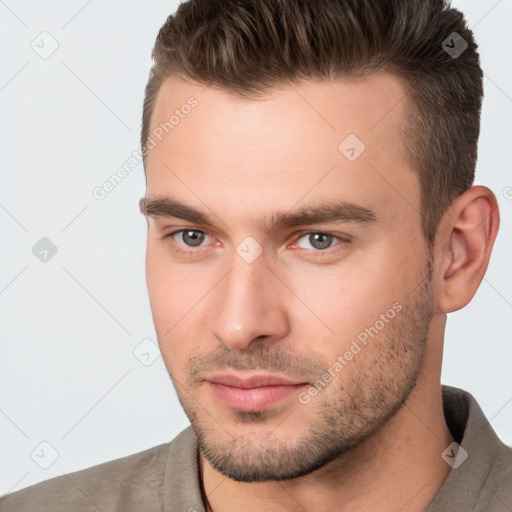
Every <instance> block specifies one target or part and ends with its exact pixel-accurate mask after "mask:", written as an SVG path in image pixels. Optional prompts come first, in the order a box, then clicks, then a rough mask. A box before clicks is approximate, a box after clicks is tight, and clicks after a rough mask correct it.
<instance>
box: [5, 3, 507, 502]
mask: <svg viewBox="0 0 512 512" xmlns="http://www.w3.org/2000/svg"><path fill="white" fill-rule="evenodd" d="M454 5H455V6H457V7H459V8H460V9H461V10H463V12H464V13H465V14H466V16H467V18H468V20H469V24H470V26H472V27H474V31H475V34H476V38H477V42H478V43H479V45H480V52H481V58H482V65H483V69H484V71H485V76H486V78H485V100H484V111H483V119H482V135H481V139H480V148H479V161H478V171H477V183H478V184H485V185H487V186H489V187H490V188H491V189H492V190H493V191H494V192H495V193H496V195H497V197H498V201H499V204H500V208H501V215H502V224H501V229H500V233H499V235H498V239H497V242H496V246H495V249H494V254H493V257H492V259H491V263H490V267H489V269H488V272H487V274H486V277H485V279H484V281H483V283H482V285H481V287H480V289H479V291H478V293H477V295H476V297H475V298H474V300H473V302H472V303H471V304H470V305H469V306H468V307H466V308H465V309H464V310H462V311H460V312H457V313H454V314H451V315H449V321H448V329H447V336H446V348H445V357H444V368H443V379H442V380H443V382H444V383H447V384H451V385H455V386H458V387H462V388H464V389H466V390H468V391H470V392H471V393H472V394H473V395H474V396H475V397H476V398H477V400H478V401H479V402H480V404H481V406H482V408H483V409H484V412H485V413H486V415H487V416H488V418H490V419H491V423H492V425H493V427H494V428H495V430H496V431H497V433H498V435H499V436H500V437H501V438H502V439H503V440H504V441H505V442H507V443H508V444H511V445H512V372H511V368H512V344H511V343H510V341H511V340H510V338H511V336H510V335H511V332H512V321H511V319H512V315H511V308H512V293H511V288H512V286H511V283H512V272H511V266H510V261H511V260H512V254H511V253H512V243H511V233H512V225H511V210H512V200H511V199H507V195H508V198H511V197H512V189H511V188H510V187H511V186H512V176H511V172H510V168H511V163H512V149H511V148H512V143H511V142H512V137H511V136H512V99H511V98H512V66H510V62H511V56H512V48H511V46H512V45H511V42H512V33H511V32H510V27H511V26H512V0H500V1H497V0H492V1H487V0H486V1H484V0H459V1H456V2H454ZM176 6H177V4H176V2H158V1H152V2H142V1H138V2H121V1H120V0H118V1H113V0H109V1H108V2H99V1H97V0H96V1H94V0H93V1H91V0H89V1H88V2H85V1H80V2H78V1H72V2H71V1H66V2H64V1H54V2H51V3H46V4H45V5H42V4H41V3H40V2H36V1H35V0H32V1H22V0H21V1H17V2H15V1H14V0H6V1H1V0H0V19H1V22H0V23H1V25H0V44H1V47H2V49H3V58H2V59H1V61H0V73H1V75H0V101H1V134H0V140H1V143H2V146H1V152H0V158H1V169H2V187H1V190H0V206H1V207H0V220H1V226H2V232H1V236H2V249H3V250H2V265H1V267H0V307H1V308H2V321H1V322H0V329H1V335H2V352H1V358H0V364H1V387H0V393H1V396H0V429H1V441H2V443H1V454H0V461H1V465H0V494H4V493H7V492H11V491H14V490H18V489H21V488H23V487H26V486H28V485H31V484H34V483H36V482H39V481H41V480H46V479H48V478H51V477H54V476H57V475H61V474H63V473H69V472H72V471H75V470H79V469H83V468H86V467H90V466H93V465H95V464H99V463H101V462H105V461H108V460H112V459H116V458H119V457H122V456H125V455H129V454H132V453H135V452H138V451H141V450H144V449H146V448H149V447H151V446H155V445H157V444H160V443H164V442H168V441H169V440H171V439H172V438H173V437H174V436H175V435H176V434H177V433H178V432H180V431H181V430H182V429H183V428H185V427H186V426H187V425H188V420H187V418H186V416H185V414H184V413H183V411H182V409H181V407H180V405H179V403H178V401H177V398H176V395H175V392H174V389H173V387H172V385H171V382H170V379H169V377H168V375H167V373H166V371H165V368H164V365H163V362H162V359H161V357H157V356H158V349H157V348H156V347H155V346H154V345H152V346H153V347H154V348H153V349H152V350H151V354H152V355H151V356H144V357H145V358H146V359H147V358H148V357H150V358H151V359H152V358H153V357H157V359H156V360H155V361H154V362H153V364H151V365H150V366H144V365H143V364H142V363H141V362H140V361H139V359H137V358H136V357H135V356H134V353H133V351H134V349H135V348H136V347H137V346H138V345H139V344H140V343H141V342H142V340H144V339H146V338H149V339H150V340H153V342H156V336H155V331H154V327H153V323H152V318H151V312H150V308H149V301H148V297H147V291H146V287H145V276H144V251H145V235H146V223H145V220H144V218H143V217H142V215H140V213H139V211H138V205H137V201H138V199H139V198H140V197H141V196H142V195H143V194H144V188H145V182H144V177H143V169H142V165H141V164H139V165H138V166H137V167H136V168H135V169H134V170H133V171H132V172H131V173H130V174H129V175H128V176H127V177H126V178H125V179H124V180H123V181H122V183H120V184H119V185H118V186H117V187H116V188H115V189H114V190H113V191H112V192H111V193H110V194H108V195H107V197H106V198H105V199H104V200H103V201H99V200H97V199H95V198H94V197H93V195H92V190H93V188H94V187H96V186H99V185H101V184H102V183H103V182H105V181H106V180H107V179H108V178H109V176H111V175H112V174H113V173H114V172H115V171H116V169H118V168H119V167H121V166H122V165H123V164H124V163H125V162H126V161H127V160H128V159H129V158H130V156H132V152H133V151H135V150H137V149H138V144H139V142H138V141H139V129H140V119H141V113H142V99H143V90H144V86H145V84H146V80H147V76H148V71H149V69H150V64H151V61H150V53H151V49H152V46H153V43H154V39H155V37H156V34H157V31H158V29H159V27H160V26H161V25H162V24H163V23H164V21H165V19H166V17H167V16H168V15H169V14H170V13H172V12H174V10H175V8H176ZM43 31H47V32H48V33H49V34H51V37H52V38H54V39H55V40H56V41H57V43H58V45H59V47H58V49H57V50H56V51H55V53H54V54H53V55H51V56H50V57H49V58H47V59H43V58H41V57H40V56H39V55H38V54H37V53H36V52H35V51H34V50H33V49H32V48H31V44H32V41H34V40H35V43H34V44H35V45H36V44H38V45H39V46H40V47H41V46H43V44H44V48H45V49H46V50H48V49H49V48H50V44H51V41H50V39H48V36H40V34H41V32H43ZM42 37H46V38H47V39H45V42H44V43H41V42H40V41H41V38H42ZM42 50H43V49H42V48H41V51H42ZM507 187H508V188H507ZM507 192H508V194H507ZM42 237H48V238H49V239H50V240H51V241H52V242H53V243H54V244H55V245H56V246H57V248H58V252H57V254H56V255H55V256H54V257H53V258H52V259H51V260H50V261H48V262H47V263H42V262H41V261H39V260H38V259H37V258H36V257H35V256H34V254H33V253H32V247H33V246H34V245H35V244H36V243H37V242H38V241H39V240H40V239H41V238H42ZM145 343H148V342H147V341H146V342H145ZM149 343H151V342H149ZM148 347H151V345H147V346H146V345H143V346H142V349H140V351H141V352H147V350H148ZM144 357H143V358H142V359H143V360H144ZM42 442H45V443H49V445H51V446H52V447H53V449H54V450H56V452H57V453H58V457H57V458H56V460H55V461H53V463H52V464H51V465H49V464H50V463H51V462H52V460H53V458H54V456H55V455H54V453H53V451H52V448H50V447H49V446H48V445H47V444H43V445H41V443H42ZM31 454H32V455H31ZM41 465H42V466H47V465H49V467H48V468H47V469H43V468H42V467H41Z"/></svg>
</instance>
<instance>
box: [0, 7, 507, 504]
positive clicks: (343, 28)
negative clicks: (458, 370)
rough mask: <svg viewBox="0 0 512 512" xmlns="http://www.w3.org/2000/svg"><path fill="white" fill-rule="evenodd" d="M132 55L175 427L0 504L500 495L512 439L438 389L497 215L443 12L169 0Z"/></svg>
mask: <svg viewBox="0 0 512 512" xmlns="http://www.w3.org/2000/svg"><path fill="white" fill-rule="evenodd" d="M153 57H154V59H155V66H154V68H153V70H152V73H151V76H150V79H149V82H148V85H147V88H146V96H145V102H144V113H143V125H142V139H141V140H142V146H143V154H144V156H145V169H146V179H147V191H146V196H145V197H144V198H143V199H142V200H141V202H140V208H141V211H142V213H143V214H144V215H146V216H147V219H148V240H147V257H146V274H147V284H148V291H149V298H150V302H151V308H152V313H153V320H154V323H155V327H156V331H157V336H158V342H159V346H160V349H161V352H162V355H163V358H164V361H165V364H166V368H167V370H168V372H169V375H170V378H171V379H172V382H173V384H174V386H175V388H176V392H177V394H178V397H179V399H180V403H181V404H182V406H183V408H184V410H185V413H186V414H187V416H188V418H189V420H190V423H191V426H190V427H189V428H187V429H186V430H184V431H183V432H181V433H180V434H179V435H178V436H177V437H176V438H175V439H174V440H172V441H171V442H170V443H168V444H164V445H161V446H157V447H154V448H152V449H150V450H146V451H144V452H141V453H138V454H135V455H131V456H129V457H125V458H123V459H118V460H115V461H111V462H108V463H105V464H101V465H99V466H95V467H93V468H89V469H87V470H83V471H79V472H76V473H73V474H72V475H70V476H72V479H69V478H67V477H66V476H62V477H58V478H54V479H51V480H49V481H47V482H43V483H40V484H37V485H35V486H32V487H29V488H27V489H23V490H21V491H18V492H17V493H13V494H11V495H8V496H7V497H5V498H4V499H3V501H2V502H1V503H0V505H1V510H5V511H11V510H39V511H42V510H52V511H56V510H66V511H67V510H80V511H81V510H101V511H104V512H106V511H111V510H119V511H132V510H133V511H135V510H145V511H149V510H155V511H156V510H166V511H178V510H180V511H187V510H188V511H213V512H230V511H234V510H245V511H261V510H270V511H292V510H293V511H295V510H308V511H309V510H311V511H312V510H315V511H327V510H329V511H332V510H336V511H355V510H358V511H359V510H361V511H366V510H379V511H398V510H401V511H411V512H412V511H425V510H427V511H429V512H433V511H459V510H460V511H469V510H475V511H477V510H478V511H482V510H485V511H492V512H494V511H507V510H512V449H511V448H509V447H507V446H506V445H505V444H503V443H502V442H501V441H500V440H499V439H498V437H497V436H496V434H495V433H494V432H493V430H492V428H491V427H490V425H489V423H488V422H487V420H486V418H485V417H484V415H483V413H482V410H481V409H480V407H479V406H478V404H477V403H476V401H475V399H474V398H473V397H472V396H471V395H470V394H469V393H467V392H465V391H462V390H459V389H456V388H453V387H448V386H443V387H441V384H440V373H441V363H442V352H443V338H444V328H445V324H446V315H447V313H449V312H452V311H456V310H458V309H460V308H462V307H464V306H465V305H466V304H467V303H468V302H469V301H470V300H471V298H472V297H473V295H474V294H475V292H476V290H477V289H478V286H479V284H480V282H481V280H482V278H483V276H484V273H485V271H486V268H487V265H488V262H489V257H490V254H491V250H492V246H493V243H494V240H495V237H496V234H497V230H498V224H499V214H498V208H497V202H496V198H495V196H494V194H493V193H492V192H491V191H490V190H489V189H488V188H486V187H483V186H472V183H473V178H474V169H475V162H476V150H477V146H476V144H477V139H478V133H479V119H480V106H481V100H482V71H481V69H480V65H479V58H478V54H477V51H476V44H475V42H474V39H473V35H472V33H471V31H470V30H469V29H468V28H467V26H466V23H465V21H464V18H463V17H462V15H461V13H460V12H458V11H456V10H454V9H451V8H449V7H448V6H446V5H445V4H444V3H443V2H442V1H441V0H374V1H372V2H368V1H367V0H315V1H314V2H313V1H311V0H309V1H306V0H302V1H297V0H243V1H240V0H238V1H235V0H222V1H220V0H191V1H189V2H185V3H182V4H181V5H180V7H179V8H178V10H177V12H176V14H175V15H174V16H170V17H169V18H168V20H167V21H166V23H165V25H164V26H163V27H162V29H161V30H160V32H159V34H158V37H157V41H156V44H155V48H154V52H153ZM78 489H80V491H78Z"/></svg>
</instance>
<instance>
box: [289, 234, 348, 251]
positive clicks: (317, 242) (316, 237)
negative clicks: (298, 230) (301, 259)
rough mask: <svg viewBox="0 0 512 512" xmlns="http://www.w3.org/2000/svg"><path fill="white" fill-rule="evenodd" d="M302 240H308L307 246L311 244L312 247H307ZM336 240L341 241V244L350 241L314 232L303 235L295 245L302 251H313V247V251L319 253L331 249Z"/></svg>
mask: <svg viewBox="0 0 512 512" xmlns="http://www.w3.org/2000/svg"><path fill="white" fill-rule="evenodd" d="M301 240H306V244H310V246H309V247H308V246H307V245H305V244H304V242H302V243H301ZM335 240H339V241H341V242H348V240H346V239H343V238H341V237H339V236H335V235H331V234H329V233H322V232H314V233H306V234H304V235H302V236H301V237H300V238H299V239H298V240H297V242H296V243H295V244H296V245H297V246H298V247H300V248H301V249H310V250H311V247H313V249H315V250H317V251H324V250H326V249H330V248H331V247H332V246H333V241H335Z"/></svg>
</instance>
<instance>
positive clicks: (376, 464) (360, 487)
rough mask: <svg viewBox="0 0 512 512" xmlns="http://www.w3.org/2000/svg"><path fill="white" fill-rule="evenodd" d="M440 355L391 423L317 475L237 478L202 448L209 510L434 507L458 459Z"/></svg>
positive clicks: (429, 360) (429, 357) (407, 510)
mask: <svg viewBox="0 0 512 512" xmlns="http://www.w3.org/2000/svg"><path fill="white" fill-rule="evenodd" d="M439 352H441V354H439ZM439 358H442V350H441V351H438V352H437V355H435V356H434V355H433V354H432V353H427V354H426V355H425V364H424V367H423V371H422V373H421V374H420V376H419V378H418V381H417V383H416V386H415V387H414V389H413V390H412V391H411V393H410V394H409V396H408V398H407V400H406V401H405V403H404V404H403V406H402V407H401V408H400V409H399V410H398V411H397V413H396V414H395V415H393V417H392V418H391V419H390V420H389V421H388V422H387V423H386V424H385V425H384V426H382V427H381V428H380V429H379V430H378V431H377V432H375V433H374V434H373V435H372V436H370V437H369V438H367V439H366V440H365V441H363V442H362V443H361V444H359V445H358V446H357V447H355V448H353V449H352V450H351V451H349V452H347V453H345V454H343V455H341V456H340V457H338V458H337V459H335V460H333V461H332V462H330V463H329V464H326V465H325V466H323V467H322V468H320V469H318V470H316V471H314V472H313V473H310V474H309V475H306V476H303V477H300V478H295V479H292V480H285V481H279V482H277V481H272V482H256V483H245V482H244V483H240V482H235V481H233V480H231V479H229V478H227V477H225V476H224V475H222V474H221V473H219V472H218V471H216V470H215V469H214V468H213V467H212V466H211V465H210V464H209V463H208V461H206V460H205V459H204V458H203V456H202V454H201V453H200V455H199V466H200V473H201V480H202V483H203V490H204V495H205V496H206V501H207V509H208V511H209V512H231V511H239V510H246V511H248V512H252V511H260V510H265V509H266V510H268V509H269V508H270V509H272V510H273V511H276V512H277V511H285V510H286V511H287V510H315V511H317V512H324V511H325V512H327V511H329V512H331V511H332V510H337V511H340V512H351V511H356V510H357V511H360V510H381V511H383V512H386V511H390V512H391V511H396V510H400V511H402V512H420V511H424V510H426V509H427V507H428V505H429V504H430V503H431V502H432V500H433V499H434V497H435V496H436V494H437V493H438V491H439V489H440V488H441V486H442V484H443V482H444V481H445V479H446V477H447V476H448V473H449V470H450V466H449V465H448V464H446V462H445V461H444V460H443V459H442V458H441V453H442V452H443V451H444V449H445V448H446V447H447V446H448V445H449V444H450V443H452V442H453V441H454V439H453V437H452V435H451V434H450V431H449V428H448V426H447V424H446V421H445V418H444V413H443V406H442V398H441V385H440V361H437V362H436V361H434V360H433V359H439ZM436 363H437V364H438V366H436ZM436 367H437V368H439V371H437V372H436V371H435V370H433V368H434V369H435V368H436Z"/></svg>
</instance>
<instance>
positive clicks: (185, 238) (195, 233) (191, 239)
mask: <svg viewBox="0 0 512 512" xmlns="http://www.w3.org/2000/svg"><path fill="white" fill-rule="evenodd" d="M164 238H171V239H173V240H175V241H176V243H177V245H178V248H177V250H178V251H180V252H191V251H194V249H195V248H201V247H202V245H201V244H202V243H203V242H204V241H205V239H207V238H210V236H209V235H208V234H207V233H205V232H204V231H201V230H200V229H190V228H186V229H179V230H177V231H173V232H172V233H169V234H168V235H166V236H165V237H164ZM180 241H181V242H182V243H180Z"/></svg>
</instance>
